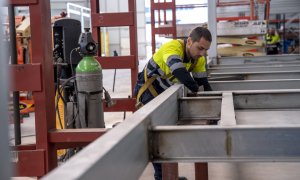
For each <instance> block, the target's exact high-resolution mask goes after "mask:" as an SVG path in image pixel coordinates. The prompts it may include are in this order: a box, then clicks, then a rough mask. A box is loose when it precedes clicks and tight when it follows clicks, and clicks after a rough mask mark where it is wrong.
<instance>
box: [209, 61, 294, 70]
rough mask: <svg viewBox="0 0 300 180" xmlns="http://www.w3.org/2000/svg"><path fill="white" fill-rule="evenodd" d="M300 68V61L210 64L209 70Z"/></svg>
mask: <svg viewBox="0 0 300 180" xmlns="http://www.w3.org/2000/svg"><path fill="white" fill-rule="evenodd" d="M294 65H296V66H299V65H300V61H297V62H293V61H291V62H289V61H286V62H267V63H251V64H209V69H210V68H212V69H213V68H248V67H249V68H250V67H255V66H263V67H277V66H279V67H281V66H294Z"/></svg>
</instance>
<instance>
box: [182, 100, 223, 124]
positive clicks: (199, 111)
mask: <svg viewBox="0 0 300 180" xmlns="http://www.w3.org/2000/svg"><path fill="white" fill-rule="evenodd" d="M221 103H222V96H219V97H218V96H214V97H190V98H188V97H184V98H180V99H179V120H209V119H220V116H221Z"/></svg>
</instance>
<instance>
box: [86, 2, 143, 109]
mask: <svg viewBox="0 0 300 180" xmlns="http://www.w3.org/2000/svg"><path fill="white" fill-rule="evenodd" d="M91 21H92V23H91V24H92V28H93V31H92V33H93V37H94V39H95V40H96V42H101V36H100V28H101V27H116V26H129V37H130V38H129V39H130V55H129V56H117V57H102V56H101V53H100V52H101V50H100V51H98V56H97V57H96V59H97V60H98V61H99V63H100V64H101V66H102V68H103V69H130V70H131V91H132V95H131V97H130V98H115V99H113V100H114V101H115V102H116V104H115V105H114V106H112V107H110V108H107V107H104V111H106V112H115V111H135V110H136V108H135V103H136V99H135V98H133V89H134V86H135V83H136V81H137V74H138V50H137V22H136V3H135V0H128V12H119V13H100V2H99V1H98V0H91ZM99 48H101V47H100V46H99Z"/></svg>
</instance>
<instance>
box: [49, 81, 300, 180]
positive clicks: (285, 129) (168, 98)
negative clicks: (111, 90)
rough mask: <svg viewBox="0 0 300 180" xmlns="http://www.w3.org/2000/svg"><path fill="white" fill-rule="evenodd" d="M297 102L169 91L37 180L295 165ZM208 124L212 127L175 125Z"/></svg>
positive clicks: (281, 96) (266, 95)
mask: <svg viewBox="0 0 300 180" xmlns="http://www.w3.org/2000/svg"><path fill="white" fill-rule="evenodd" d="M299 98H300V90H268V91H265V90H263V91H251V92H249V91H231V92H205V93H198V97H186V96H185V95H184V91H183V88H182V86H180V85H176V86H172V87H171V88H169V89H168V90H167V91H165V92H164V93H163V94H162V95H160V96H158V97H157V98H155V99H154V100H153V101H151V102H150V103H149V104H147V105H146V106H144V107H143V108H141V109H140V110H138V111H137V112H135V113H134V114H133V116H131V117H130V118H128V119H127V120H126V121H125V122H123V123H121V124H120V125H118V126H117V127H115V128H114V129H112V130H110V131H109V132H107V133H106V134H105V135H103V136H102V137H101V138H99V139H97V140H96V141H94V142H93V143H91V144H90V145H88V146H87V147H86V148H85V149H83V150H82V151H81V152H80V153H79V154H78V155H76V157H74V158H72V159H71V160H69V162H67V163H65V164H63V165H62V166H61V167H59V168H57V169H55V170H54V171H53V172H51V173H50V174H48V175H47V176H46V177H44V178H43V179H47V180H48V179H57V178H59V177H66V179H93V178H95V177H101V178H103V179H128V180H129V179H138V178H139V176H140V175H141V173H142V172H143V170H144V168H145V167H146V165H147V163H148V162H149V161H153V162H163V163H170V162H173V163H174V162H196V163H199V162H282V161H284V162H295V161H296V162H299V161H300V153H299V152H300V151H299V150H300V146H299V145H298V144H299V143H297V142H299V137H300V136H299V135H300V131H299V130H300V123H299V122H297V119H299V118H298V117H299V115H300V102H299V101H298V100H297V99H299ZM266 117H268V118H266ZM291 119H292V122H291V121H289V120H291ZM208 120H209V121H214V122H217V125H193V126H191V125H177V124H184V121H186V122H187V124H189V123H190V121H193V124H202V123H203V121H208ZM179 122H180V123H179ZM261 122H263V123H261ZM289 123H290V124H289ZM270 124H272V125H270ZM196 179H200V178H196Z"/></svg>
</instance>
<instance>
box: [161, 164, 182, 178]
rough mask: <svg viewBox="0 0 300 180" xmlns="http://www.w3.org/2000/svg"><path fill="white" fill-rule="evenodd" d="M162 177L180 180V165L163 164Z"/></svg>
mask: <svg viewBox="0 0 300 180" xmlns="http://www.w3.org/2000/svg"><path fill="white" fill-rule="evenodd" d="M162 177H163V178H162V179H167V180H173V179H178V163H163V164H162Z"/></svg>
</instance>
